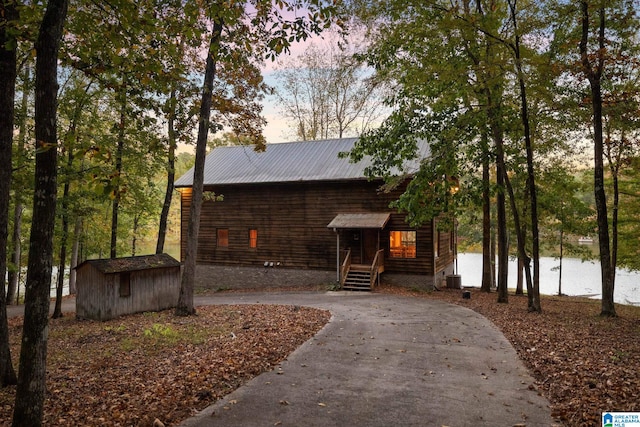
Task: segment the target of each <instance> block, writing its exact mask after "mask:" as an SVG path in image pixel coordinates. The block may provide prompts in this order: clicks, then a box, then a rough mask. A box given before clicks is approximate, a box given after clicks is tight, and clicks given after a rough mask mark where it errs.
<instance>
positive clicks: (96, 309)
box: [76, 264, 180, 320]
mask: <svg viewBox="0 0 640 427" xmlns="http://www.w3.org/2000/svg"><path fill="white" fill-rule="evenodd" d="M121 274H123V273H110V274H103V273H101V272H100V271H98V270H97V269H96V268H94V267H92V266H91V265H89V264H87V265H84V266H82V268H80V269H78V278H77V282H78V294H77V296H76V315H77V316H78V317H80V318H88V319H94V320H108V319H112V318H114V317H118V316H121V315H125V314H132V313H140V312H145V311H160V310H165V309H167V308H171V307H175V305H176V303H177V301H178V296H179V292H180V267H170V268H154V269H146V270H139V271H131V272H128V274H129V278H130V289H131V293H130V295H129V296H120V277H121V276H120V275H121Z"/></svg>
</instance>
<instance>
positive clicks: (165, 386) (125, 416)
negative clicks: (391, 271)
mask: <svg viewBox="0 0 640 427" xmlns="http://www.w3.org/2000/svg"><path fill="white" fill-rule="evenodd" d="M329 318H330V313H329V312H327V311H324V310H317V309H313V308H307V307H298V306H286V305H220V306H210V307H200V308H199V309H198V314H197V316H192V317H176V316H174V315H173V313H172V312H171V311H164V312H161V313H144V314H137V315H131V316H124V317H121V318H118V319H114V320H111V321H107V322H96V321H79V320H76V319H75V318H74V316H73V315H72V314H69V313H67V314H66V317H64V318H61V319H56V320H50V321H49V325H50V332H49V345H48V360H47V399H46V402H45V418H44V424H45V425H51V426H53V425H55V426H80V425H91V426H95V425H109V426H132V425H136V426H151V425H153V423H154V420H155V419H158V420H159V421H161V422H162V423H164V424H165V425H167V426H168V425H175V424H177V423H178V422H180V421H181V420H184V419H186V418H188V417H189V416H191V415H193V414H194V413H195V412H196V411H199V410H202V409H203V408H205V407H206V406H208V405H209V404H211V403H212V402H214V401H216V400H218V399H220V398H221V397H223V396H224V395H226V394H228V393H229V392H231V391H233V390H235V389H236V388H238V387H239V386H240V385H242V384H243V383H245V382H246V381H248V380H249V379H251V378H253V377H255V376H257V375H259V374H260V373H262V372H265V371H268V370H271V369H273V367H274V366H275V365H277V364H278V363H279V362H281V361H282V360H284V359H285V358H286V357H287V355H289V354H290V353H291V352H292V351H293V350H294V349H296V348H297V347H298V346H300V345H301V344H302V343H303V342H305V341H306V340H308V339H309V338H310V337H312V336H313V335H315V333H316V332H317V331H318V330H320V329H321V328H322V327H323V326H324V325H325V324H326V323H327V322H328V320H329ZM9 325H10V337H11V351H12V355H13V356H14V364H15V366H17V355H18V354H19V340H20V337H21V334H22V332H21V330H22V318H15V319H10V320H9ZM14 398H15V387H7V388H4V389H0V425H2V426H8V425H10V423H11V416H12V410H13V401H14Z"/></svg>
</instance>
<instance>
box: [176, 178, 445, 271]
mask: <svg viewBox="0 0 640 427" xmlns="http://www.w3.org/2000/svg"><path fill="white" fill-rule="evenodd" d="M380 184H381V182H380V181H367V180H365V179H363V180H351V181H340V182H337V181H336V182H333V181H322V182H300V183H282V184H239V185H226V186H215V187H206V188H205V191H211V192H214V193H215V194H216V195H221V196H223V201H210V200H209V201H204V202H203V206H202V213H201V218H200V230H199V238H198V257H197V262H198V263H201V264H223V265H242V266H256V267H257V266H262V265H264V263H265V262H273V263H274V264H275V263H280V266H282V267H285V268H287V267H290V268H303V269H324V270H332V269H335V268H336V233H335V232H334V231H333V230H331V229H328V228H327V224H329V223H330V222H331V220H332V219H333V218H334V217H335V216H336V215H337V214H344V213H362V212H390V213H392V215H391V217H390V219H389V221H388V223H387V225H386V227H385V228H384V230H382V231H381V232H380V247H381V248H384V249H385V250H386V256H385V258H386V260H385V268H386V270H385V271H387V272H397V273H406V274H428V275H431V274H434V264H433V259H434V257H433V241H432V227H431V224H428V225H426V226H423V227H421V228H419V229H414V228H411V227H410V226H409V225H408V224H407V223H406V221H405V215H404V214H400V213H395V212H394V211H393V210H392V209H391V208H389V203H390V202H392V201H393V200H396V199H397V198H398V196H399V195H400V192H401V189H398V190H395V191H392V192H390V193H383V192H380V191H379V187H380ZM181 195H182V197H181V207H182V209H181V212H182V221H181V227H182V229H181V231H182V232H181V236H182V238H181V254H182V255H181V256H182V258H183V259H184V251H185V245H186V240H185V239H186V236H187V227H188V219H189V208H190V204H191V189H190V188H183V189H181ZM218 229H226V230H228V236H229V239H228V242H229V244H228V247H219V246H218V242H217V230H218ZM251 229H256V230H258V238H257V248H250V247H249V230H251ZM391 230H395V231H402V230H416V232H417V239H416V243H417V248H416V252H417V257H416V258H415V259H399V258H389V257H388V255H389V254H388V250H389V231H391ZM440 234H441V235H444V234H445V233H440ZM442 238H448V237H442ZM344 240H346V239H344ZM344 240H343V241H341V247H343V248H344V247H345V244H347V243H348V242H345V241H344ZM447 247H448V246H447ZM442 255H445V254H442ZM439 258H441V259H438V260H437V261H436V262H437V263H438V264H440V263H442V264H443V265H444V263H445V262H446V260H447V259H452V255H451V256H450V257H447V256H441V257H439ZM436 267H438V265H436ZM436 271H437V269H436Z"/></svg>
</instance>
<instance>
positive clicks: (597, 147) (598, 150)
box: [580, 1, 616, 317]
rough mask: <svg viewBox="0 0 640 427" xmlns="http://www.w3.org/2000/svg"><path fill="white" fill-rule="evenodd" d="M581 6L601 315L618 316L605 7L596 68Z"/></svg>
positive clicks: (585, 11)
mask: <svg viewBox="0 0 640 427" xmlns="http://www.w3.org/2000/svg"><path fill="white" fill-rule="evenodd" d="M580 5H581V7H582V17H581V18H582V37H581V40H580V56H581V59H582V68H583V72H584V74H585V75H586V77H587V78H588V80H589V86H590V87H591V108H592V112H593V146H594V150H593V151H594V167H593V192H594V196H595V201H596V212H597V221H598V243H599V246H600V270H601V279H602V304H601V311H600V315H601V316H611V317H614V316H616V307H615V304H614V300H613V291H614V285H615V282H614V277H615V268H614V267H613V266H612V263H611V250H610V246H609V221H608V215H607V196H606V192H605V188H604V161H603V156H604V139H603V134H602V88H601V80H602V73H603V68H604V55H606V45H605V28H606V26H605V10H604V6H601V7H600V8H599V9H598V14H599V36H598V41H599V49H598V54H597V56H596V59H597V65H596V67H595V68H594V67H593V66H592V65H591V62H590V55H589V52H588V50H587V43H588V38H589V25H590V17H589V2H587V1H582V2H580Z"/></svg>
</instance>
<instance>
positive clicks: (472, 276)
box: [458, 253, 640, 306]
mask: <svg viewBox="0 0 640 427" xmlns="http://www.w3.org/2000/svg"><path fill="white" fill-rule="evenodd" d="M559 264H560V261H559V260H557V259H554V258H550V257H543V258H540V293H542V294H545V295H557V294H558V275H559V272H558V271H557V270H553V269H554V268H557V267H558V266H559ZM458 274H460V276H462V277H461V278H462V285H463V286H470V287H480V284H481V280H482V254H478V253H461V254H458ZM516 274H517V265H516V260H510V261H509V279H508V286H509V288H515V287H516V283H517V276H516ZM525 287H526V284H525ZM601 291H602V282H601V280H600V264H599V263H594V262H590V261H585V262H582V261H581V260H579V259H576V258H564V259H563V260H562V293H563V294H565V295H572V296H588V297H591V298H596V299H600V298H601V297H602V292H601ZM614 300H615V302H617V303H620V304H629V305H638V306H640V272H637V271H629V270H626V269H620V268H618V269H617V270H616V285H615V292H614Z"/></svg>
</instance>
